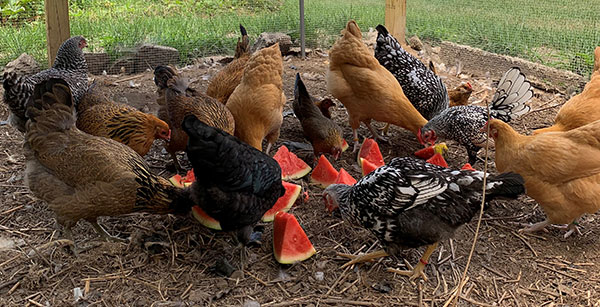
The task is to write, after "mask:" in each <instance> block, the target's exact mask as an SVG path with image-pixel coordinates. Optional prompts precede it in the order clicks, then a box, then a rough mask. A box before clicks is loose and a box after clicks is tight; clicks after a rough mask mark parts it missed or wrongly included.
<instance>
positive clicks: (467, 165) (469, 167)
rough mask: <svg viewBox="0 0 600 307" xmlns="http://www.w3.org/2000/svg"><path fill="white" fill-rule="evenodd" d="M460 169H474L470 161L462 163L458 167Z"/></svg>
mask: <svg viewBox="0 0 600 307" xmlns="http://www.w3.org/2000/svg"><path fill="white" fill-rule="evenodd" d="M460 169H461V170H467V171H474V170H475V169H474V168H473V167H472V166H471V163H465V165H463V167H461V168H460Z"/></svg>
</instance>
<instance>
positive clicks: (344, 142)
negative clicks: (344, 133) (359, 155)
mask: <svg viewBox="0 0 600 307" xmlns="http://www.w3.org/2000/svg"><path fill="white" fill-rule="evenodd" d="M342 141H343V142H342V152H344V151H346V150H347V149H348V147H350V145H348V142H346V139H343V140H342Z"/></svg>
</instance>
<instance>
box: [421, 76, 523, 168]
mask: <svg viewBox="0 0 600 307" xmlns="http://www.w3.org/2000/svg"><path fill="white" fill-rule="evenodd" d="M531 97H533V90H532V89H531V84H530V83H529V82H528V81H527V80H526V78H525V75H524V74H523V73H521V70H520V69H519V68H518V67H513V68H511V69H509V70H508V71H506V72H505V73H504V75H503V76H502V78H501V79H500V82H499V83H498V88H497V89H496V93H495V94H494V97H493V98H492V102H491V103H490V115H491V117H493V118H496V119H500V120H502V121H504V122H507V123H508V122H509V121H511V120H512V119H515V118H518V117H519V116H521V115H523V114H525V113H527V112H529V109H530V107H529V106H528V105H526V103H527V102H528V101H529V99H531ZM487 120H488V114H487V109H486V108H485V107H482V106H475V105H468V106H455V107H451V108H447V109H446V110H444V111H442V112H441V113H440V114H438V115H436V116H435V117H434V118H432V119H430V120H429V122H428V123H427V124H426V125H425V126H424V127H423V128H421V131H420V133H419V135H418V138H419V141H420V142H421V143H422V144H425V143H434V142H435V141H436V140H437V139H438V138H441V139H446V140H454V141H456V142H458V143H459V144H460V145H463V146H465V148H466V149H467V155H468V156H469V163H471V165H473V164H475V162H477V152H478V151H479V149H480V148H481V147H483V146H484V144H485V140H486V136H485V132H483V131H481V129H482V128H483V127H484V126H485V123H486V122H487Z"/></svg>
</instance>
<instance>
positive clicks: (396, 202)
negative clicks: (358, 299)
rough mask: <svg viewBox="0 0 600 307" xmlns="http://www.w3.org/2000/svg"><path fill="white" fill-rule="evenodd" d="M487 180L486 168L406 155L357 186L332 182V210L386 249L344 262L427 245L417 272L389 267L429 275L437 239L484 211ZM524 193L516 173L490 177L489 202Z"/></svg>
mask: <svg viewBox="0 0 600 307" xmlns="http://www.w3.org/2000/svg"><path fill="white" fill-rule="evenodd" d="M483 178H484V174H483V172H478V171H470V170H450V169H447V168H443V167H439V166H436V165H433V164H429V163H427V162H425V161H423V160H420V159H416V158H412V157H405V158H394V159H392V161H391V162H390V163H388V164H386V165H384V166H382V167H380V168H378V169H376V170H374V171H373V172H371V173H370V174H368V175H366V176H365V177H363V178H362V179H361V180H359V181H358V182H357V183H356V184H354V185H352V186H349V185H345V184H333V185H330V186H329V187H327V189H325V191H324V192H323V199H324V201H325V204H326V206H327V208H328V209H329V211H332V210H334V209H337V208H339V209H340V212H341V213H342V217H343V218H344V219H345V220H347V221H349V222H352V223H354V224H356V225H360V226H362V227H364V228H365V229H367V230H369V231H370V232H371V233H372V234H373V235H375V237H377V239H378V240H379V243H380V244H381V245H382V246H383V247H384V250H380V251H377V252H373V253H370V254H366V255H362V256H359V257H356V256H353V255H343V256H347V257H348V258H354V259H353V260H352V261H350V262H348V263H346V264H345V265H344V266H348V265H351V264H354V263H359V262H365V261H369V260H371V259H374V258H379V257H384V256H388V255H397V254H398V253H399V251H401V250H402V249H406V248H417V247H420V246H424V245H427V246H428V247H427V249H426V251H425V253H424V255H423V257H422V258H421V260H420V261H419V263H418V264H417V265H416V267H415V268H414V270H413V271H397V270H394V269H388V271H392V272H395V273H399V274H402V275H407V276H410V279H414V278H416V277H419V276H422V277H423V278H425V279H426V277H425V274H424V269H425V265H426V264H427V261H429V257H430V256H431V254H432V253H433V252H434V251H435V248H436V247H437V244H438V242H440V241H442V240H445V239H447V238H450V237H452V236H453V234H454V231H455V230H456V229H457V228H458V227H459V226H461V225H463V224H465V223H468V222H469V221H470V220H471V218H473V216H475V214H476V213H477V212H479V210H480V206H481V198H482V187H483ZM523 192H524V187H523V178H522V177H521V176H519V175H517V174H514V173H504V174H499V175H489V176H488V177H487V184H486V193H485V195H486V202H487V201H490V200H492V199H495V198H498V197H505V198H517V197H518V196H519V195H520V194H522V193H523Z"/></svg>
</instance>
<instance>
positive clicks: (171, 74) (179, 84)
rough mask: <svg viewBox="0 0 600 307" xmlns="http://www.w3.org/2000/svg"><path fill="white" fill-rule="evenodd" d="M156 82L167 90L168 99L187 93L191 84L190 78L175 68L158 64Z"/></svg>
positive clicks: (155, 75)
mask: <svg viewBox="0 0 600 307" xmlns="http://www.w3.org/2000/svg"><path fill="white" fill-rule="evenodd" d="M154 83H155V84H156V86H158V88H159V89H165V90H166V93H167V99H171V98H172V97H173V96H179V95H186V92H187V90H188V88H189V85H190V82H189V79H188V78H183V77H180V76H179V75H178V74H177V72H175V70H173V68H171V67H168V66H157V67H156V68H155V69H154Z"/></svg>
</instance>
